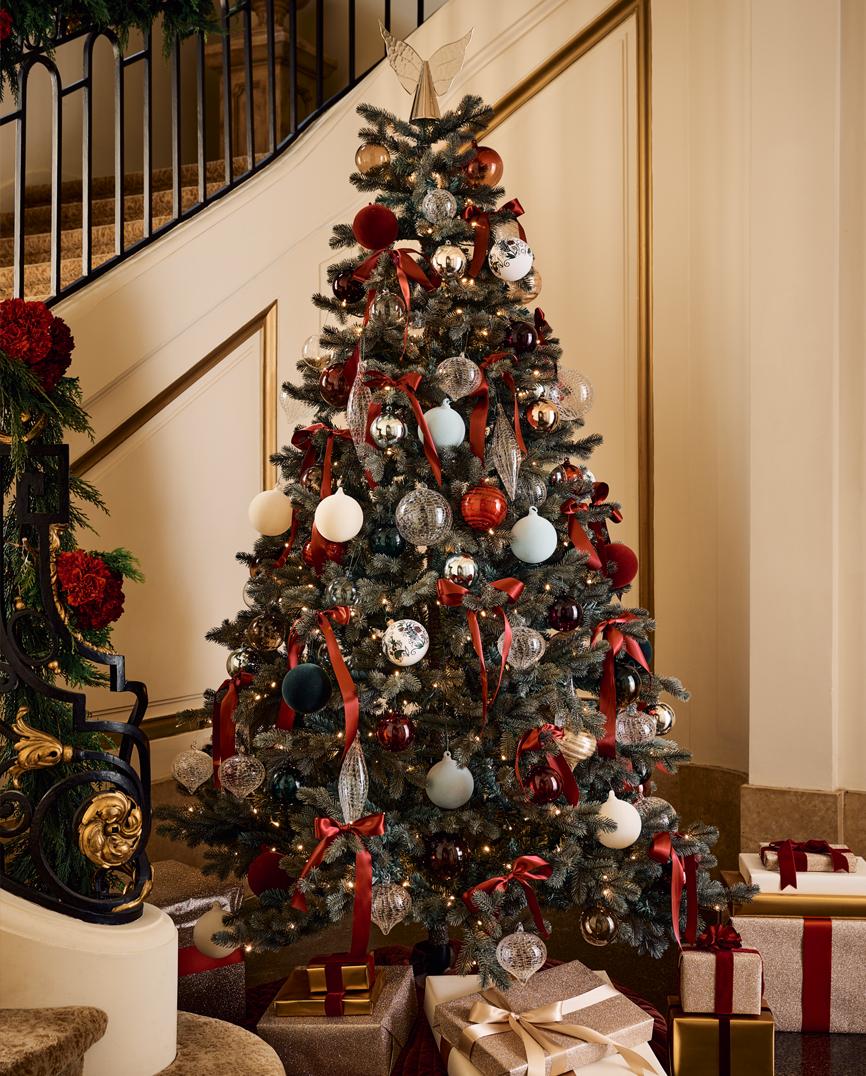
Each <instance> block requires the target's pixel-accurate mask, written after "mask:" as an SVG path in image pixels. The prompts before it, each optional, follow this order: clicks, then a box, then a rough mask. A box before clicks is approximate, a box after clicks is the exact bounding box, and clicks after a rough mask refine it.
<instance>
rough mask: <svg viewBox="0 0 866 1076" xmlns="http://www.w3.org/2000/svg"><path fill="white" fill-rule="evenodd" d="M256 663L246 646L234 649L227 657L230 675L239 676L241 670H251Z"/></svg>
mask: <svg viewBox="0 0 866 1076" xmlns="http://www.w3.org/2000/svg"><path fill="white" fill-rule="evenodd" d="M254 664H255V660H254V658H253V655H252V654H251V653H250V652H249V650H247V648H246V647H241V648H240V649H239V650H232V652H231V653H230V654H229V656H228V657H227V658H226V672H227V673H228V674H229V676H237V675H238V673H241V672H250V671H252V668H253V666H254Z"/></svg>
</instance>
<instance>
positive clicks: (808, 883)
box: [740, 852, 866, 897]
mask: <svg viewBox="0 0 866 1076" xmlns="http://www.w3.org/2000/svg"><path fill="white" fill-rule="evenodd" d="M740 874H742V876H743V877H744V878H745V879H746V881H747V882H749V883H750V884H751V885H757V886H760V888H761V892H762V893H784V895H785V896H796V895H798V894H800V893H827V894H831V893H838V894H840V895H842V894H844V895H846V896H859V897H866V862H864V860H862V859H860V858H859V856H858V857H857V858H856V859H855V863H854V870H851V871H837V872H835V873H834V872H832V871H800V872H795V875H794V878H795V883H791V882H790V881H789V879H788V875H787V874H782V873H781V872H780V871H778V870H771V869H770V868H769V867H765V866H764V864H763V862H762V860H761V857H760V856H759V855H758V853H757V852H754V853H753V852H741V853H740ZM786 885H788V886H789V887H790V888H785V886H786Z"/></svg>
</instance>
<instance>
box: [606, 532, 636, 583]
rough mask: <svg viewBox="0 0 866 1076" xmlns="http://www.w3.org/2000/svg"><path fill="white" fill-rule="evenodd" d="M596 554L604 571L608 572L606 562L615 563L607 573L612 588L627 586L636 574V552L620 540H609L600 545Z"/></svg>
mask: <svg viewBox="0 0 866 1076" xmlns="http://www.w3.org/2000/svg"><path fill="white" fill-rule="evenodd" d="M598 555H599V558H600V559H601V563H602V567H603V569H604V570H605V572H608V567H607V566H608V564H610V563H611V562H613V564H614V565H615V567H614V568H613V570H612V571H611V572H610V573H609V575H608V578H609V579H610V581H611V584H612V585H613V588H614V590H620V589H622V587H627V586H628V585H629V583H631V582H632V580H633V579H634V577H635V576H636V575H637V568H638V561H637V554H636V553H635V551H634V550H633V549H630V548H629V547H628V546H627V545H624V544H623V543H622V542H609V543H607V544H603V545H600V546H599V547H598Z"/></svg>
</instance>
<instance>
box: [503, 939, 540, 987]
mask: <svg viewBox="0 0 866 1076" xmlns="http://www.w3.org/2000/svg"><path fill="white" fill-rule="evenodd" d="M496 959H497V960H498V961H499V963H500V965H501V966H502V967H503V968H505V970H506V971H507V972H508V974H509V975H511V976H513V977H514V978H515V979H517V981H518V982H520V983H524V984H526V983H528V982H529V980H530V979H531V978H532V976H533V975H534V974H535V973H536V972H537V971H540V970H541V969H542V968H543V967H544V964H545V961H546V960H547V946H546V945H545V944H544V942H543V941H542V940H541V938H539V937H538V935H537V934H530V933H529V932H528V931H525V930H524V929H523V928H522V927H520V928H519V929H518V930H516V931H515V932H514V933H513V934H506V935H505V937H504V938H503V939H502V940H501V941H500V943H499V944H498V945H497V946H496Z"/></svg>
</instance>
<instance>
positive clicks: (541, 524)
mask: <svg viewBox="0 0 866 1076" xmlns="http://www.w3.org/2000/svg"><path fill="white" fill-rule="evenodd" d="M557 541H558V539H557V535H556V527H554V525H553V524H552V523H551V522H550V520H549V519H545V518H544V516H540V515H539V514H538V509H537V508H536V507H535V506H534V505H532V506H530V508H529V512H528V514H527V515H525V516H524V517H523V518H522V519H518V521H517V522H516V523H515V524H514V526H513V527H512V528H511V552H512V553H513V554H514V555H515V557H517V559H518V560H522V561H524V562H525V563H526V564H540V563H541V562H542V561H544V560H547V559H548V558H549V557H552V556H553V554H554V553H555V552H556V546H557Z"/></svg>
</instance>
